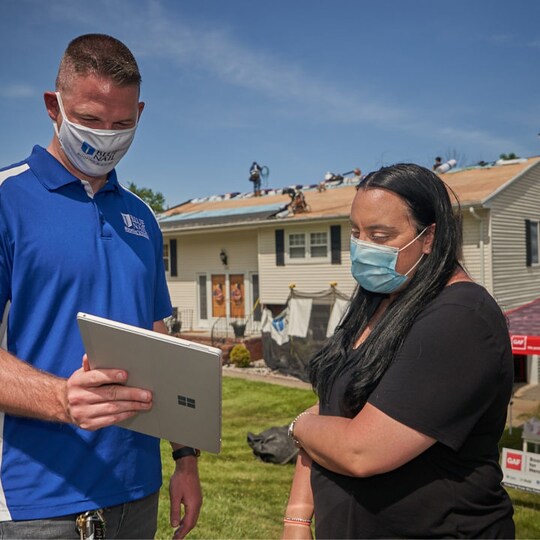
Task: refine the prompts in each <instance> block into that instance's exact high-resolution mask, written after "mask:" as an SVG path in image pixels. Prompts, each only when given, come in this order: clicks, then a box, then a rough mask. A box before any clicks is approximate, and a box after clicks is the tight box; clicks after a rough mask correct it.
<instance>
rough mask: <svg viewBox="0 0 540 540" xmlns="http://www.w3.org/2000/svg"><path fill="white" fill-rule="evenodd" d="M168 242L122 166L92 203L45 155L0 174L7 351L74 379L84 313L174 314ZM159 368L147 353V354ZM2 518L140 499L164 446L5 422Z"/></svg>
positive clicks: (138, 322) (127, 317)
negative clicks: (121, 174) (121, 175)
mask: <svg viewBox="0 0 540 540" xmlns="http://www.w3.org/2000/svg"><path fill="white" fill-rule="evenodd" d="M162 252H163V245H162V236H161V231H160V229H159V226H158V224H157V222H156V219H155V217H154V215H153V213H152V211H151V210H150V208H149V207H148V206H147V205H146V204H145V203H144V202H143V201H141V200H140V199H139V198H138V197H136V196H135V195H134V194H133V193H131V192H130V191H128V190H127V189H126V188H124V187H122V186H121V185H120V184H119V183H118V181H117V178H116V173H115V171H112V172H111V173H110V174H109V177H108V181H107V183H106V184H105V186H104V187H103V188H102V189H101V190H100V191H99V192H98V193H96V194H95V195H94V197H93V198H92V197H90V196H89V195H88V194H87V192H86V191H85V188H84V186H83V184H82V182H81V181H80V180H78V179H77V178H75V177H74V176H72V175H71V174H70V173H69V172H68V171H67V170H66V169H65V168H64V167H63V166H62V164H61V163H60V162H58V161H57V160H56V159H55V158H54V157H53V156H52V155H51V154H49V153H48V152H47V151H46V150H45V149H43V148H41V147H39V146H36V147H34V149H33V151H32V155H31V156H30V157H29V158H28V159H26V160H25V161H23V162H20V163H18V164H16V165H12V166H11V167H8V168H7V169H3V170H1V171H0V316H1V314H2V312H3V310H4V306H5V305H6V303H7V302H10V303H11V306H10V309H9V317H8V325H7V349H8V350H9V351H10V352H11V353H13V354H14V355H16V356H17V357H18V358H20V359H22V360H25V361H27V362H29V363H30V364H32V365H33V366H35V367H36V368H39V369H41V370H44V371H47V372H49V373H54V374H55V375H58V376H60V377H69V376H70V375H71V374H72V373H73V372H74V371H75V370H77V369H79V368H80V366H81V359H82V356H83V354H84V349H83V345H82V342H81V338H80V334H79V331H78V327H77V322H76V315H77V312H79V311H84V312H87V313H91V314H94V315H98V316H102V317H107V318H110V319H114V320H117V321H121V322H124V323H127V324H132V325H135V326H139V327H142V328H149V329H150V328H152V325H153V322H154V321H158V320H161V319H163V318H164V317H167V316H168V315H170V313H171V303H170V299H169V293H168V290H167V285H166V281H165V272H164V268H163V253H162ZM148 361H149V362H151V361H152V359H151V358H149V359H148ZM0 429H1V432H0V433H1V440H0V444H1V452H0V459H1V465H0V480H1V486H0V521H3V520H24V519H37V518H47V517H55V516H60V515H66V514H70V513H75V512H82V511H85V510H88V509H92V508H101V507H106V506H112V505H115V504H120V503H123V502H127V501H130V500H135V499H138V498H141V497H144V496H146V495H148V494H150V493H153V492H155V491H156V490H158V489H159V487H160V485H161V463H160V457H159V440H158V439H155V438H153V437H148V436H145V435H141V434H138V433H135V432H133V431H128V430H125V429H122V428H118V427H109V428H105V429H101V430H98V431H95V432H90V431H85V430H82V429H79V428H77V427H75V426H73V425H69V424H60V423H53V422H42V421H38V420H33V419H29V418H19V417H14V416H10V415H8V414H1V415H0Z"/></svg>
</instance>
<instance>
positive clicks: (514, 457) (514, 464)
mask: <svg viewBox="0 0 540 540" xmlns="http://www.w3.org/2000/svg"><path fill="white" fill-rule="evenodd" d="M522 464H523V456H522V455H521V454H515V453H514V452H507V453H506V467H507V468H508V469H514V470H515V471H521V467H522Z"/></svg>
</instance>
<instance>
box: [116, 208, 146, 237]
mask: <svg viewBox="0 0 540 540" xmlns="http://www.w3.org/2000/svg"><path fill="white" fill-rule="evenodd" d="M120 213H121V214H122V219H123V220H124V230H125V231H126V232H128V233H129V234H135V235H136V236H143V237H144V238H146V239H147V240H148V233H147V232H146V225H145V224H144V220H142V219H140V218H138V217H135V216H132V215H131V214H124V213H123V212H120Z"/></svg>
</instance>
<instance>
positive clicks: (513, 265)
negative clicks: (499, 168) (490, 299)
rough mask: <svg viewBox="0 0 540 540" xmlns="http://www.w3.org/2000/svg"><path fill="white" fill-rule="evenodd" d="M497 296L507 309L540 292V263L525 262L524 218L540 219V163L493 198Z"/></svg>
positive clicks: (495, 291)
mask: <svg viewBox="0 0 540 540" xmlns="http://www.w3.org/2000/svg"><path fill="white" fill-rule="evenodd" d="M490 206H491V209H492V220H493V224H492V235H493V274H494V276H495V278H494V283H493V292H494V296H495V298H496V299H497V301H498V302H499V304H500V305H501V307H502V308H503V309H504V310H507V309H511V308H514V307H518V306H520V305H523V304H525V303H527V302H530V301H531V300H534V299H536V298H538V297H539V296H540V265H534V266H526V242H525V220H526V219H530V220H535V221H539V220H540V164H537V165H535V166H533V167H531V168H530V169H529V170H528V171H526V172H525V173H524V174H523V175H522V176H521V177H520V178H519V180H518V181H515V182H513V183H511V184H510V185H509V186H508V187H507V188H506V189H504V190H502V191H501V192H500V193H498V194H496V195H495V196H494V197H493V199H492V200H491V201H490Z"/></svg>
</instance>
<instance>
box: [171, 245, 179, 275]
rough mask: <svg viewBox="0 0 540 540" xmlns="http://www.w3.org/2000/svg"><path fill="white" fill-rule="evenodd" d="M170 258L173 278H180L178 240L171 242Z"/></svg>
mask: <svg viewBox="0 0 540 540" xmlns="http://www.w3.org/2000/svg"><path fill="white" fill-rule="evenodd" d="M169 257H170V263H169V264H170V266H171V277H173V276H178V265H177V262H176V240H175V239H171V240H169Z"/></svg>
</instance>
